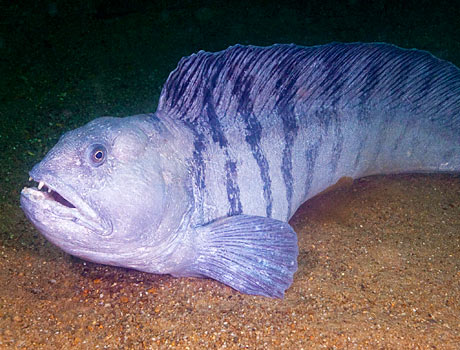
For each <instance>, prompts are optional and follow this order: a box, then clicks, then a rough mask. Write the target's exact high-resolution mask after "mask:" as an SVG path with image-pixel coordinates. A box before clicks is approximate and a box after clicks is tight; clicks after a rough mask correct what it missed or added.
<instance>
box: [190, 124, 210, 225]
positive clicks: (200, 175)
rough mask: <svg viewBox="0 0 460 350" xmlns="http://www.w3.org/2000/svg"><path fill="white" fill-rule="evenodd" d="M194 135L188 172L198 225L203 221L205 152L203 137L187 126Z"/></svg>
mask: <svg viewBox="0 0 460 350" xmlns="http://www.w3.org/2000/svg"><path fill="white" fill-rule="evenodd" d="M189 127H190V129H191V130H192V131H193V133H194V137H195V141H194V142H193V147H194V150H193V153H192V159H191V160H190V171H191V174H192V186H193V194H194V199H195V203H194V205H195V210H196V212H197V213H198V218H199V223H203V221H204V210H203V202H204V196H205V193H204V191H205V188H206V182H205V181H206V178H205V173H206V165H205V163H204V159H203V153H204V152H205V150H206V144H205V137H204V135H203V134H201V133H199V132H197V131H196V130H195V128H194V127H193V126H192V125H189Z"/></svg>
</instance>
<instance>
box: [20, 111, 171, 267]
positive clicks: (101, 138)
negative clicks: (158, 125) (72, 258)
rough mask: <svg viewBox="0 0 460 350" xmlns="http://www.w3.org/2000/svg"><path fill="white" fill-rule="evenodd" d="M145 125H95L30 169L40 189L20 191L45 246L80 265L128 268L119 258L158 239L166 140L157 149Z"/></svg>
mask: <svg viewBox="0 0 460 350" xmlns="http://www.w3.org/2000/svg"><path fill="white" fill-rule="evenodd" d="M146 124H147V121H146V119H145V118H141V117H137V116H134V117H127V118H112V117H102V118H98V119H95V120H93V121H91V122H90V123H88V124H86V125H85V126H83V127H80V128H78V129H75V130H73V131H69V132H67V133H65V134H64V135H63V136H62V137H61V138H60V140H59V141H58V143H57V144H56V145H55V146H54V147H53V148H52V149H51V150H50V151H49V153H48V154H47V155H46V156H45V158H44V159H43V160H42V161H41V162H40V163H38V164H37V165H35V166H34V167H33V169H32V170H31V171H30V177H31V178H32V179H33V180H34V181H36V182H38V186H37V187H31V188H24V189H23V190H22V192H21V207H22V209H23V210H24V212H25V214H26V216H27V217H28V218H29V219H30V220H31V221H32V223H33V224H34V225H35V226H36V227H37V228H38V230H39V231H40V232H41V233H42V234H43V235H44V236H45V237H46V238H47V239H48V240H50V241H51V242H53V243H54V244H55V245H57V246H59V247H60V248H62V249H63V250H64V251H66V252H68V253H70V254H72V255H76V256H79V257H81V258H83V259H87V260H91V261H95V262H101V263H107V264H111V265H123V264H122V263H121V262H120V259H121V257H123V256H127V255H129V254H134V252H135V250H136V249H134V248H137V247H140V246H142V245H145V244H146V241H151V240H152V239H153V240H154V239H155V237H153V238H152V235H151V234H150V233H152V232H153V233H154V232H157V231H158V227H159V226H160V224H161V222H162V220H163V217H164V212H165V209H166V207H167V205H166V203H165V191H166V187H165V181H164V171H163V169H161V166H162V165H161V164H162V160H161V158H162V157H163V156H162V154H161V152H158V148H159V147H160V144H161V142H162V141H161V140H159V137H158V135H159V134H161V133H159V132H154V133H153V134H155V135H157V136H156V139H155V140H153V141H152V133H151V132H150V134H149V132H148V131H146V130H148V128H147V127H146ZM147 231H148V232H147ZM130 251H132V252H133V253H129V252H130Z"/></svg>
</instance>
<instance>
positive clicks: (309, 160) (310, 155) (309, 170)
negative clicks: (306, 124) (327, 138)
mask: <svg viewBox="0 0 460 350" xmlns="http://www.w3.org/2000/svg"><path fill="white" fill-rule="evenodd" d="M319 144H321V139H320V140H319V141H318V142H317V143H316V144H314V145H312V146H311V147H310V148H309V149H307V150H306V151H305V163H306V167H305V174H306V178H305V192H304V197H303V198H304V199H305V198H307V196H308V194H309V193H310V190H311V185H312V183H313V175H314V173H315V166H316V159H317V158H318V154H319V150H318V145H319Z"/></svg>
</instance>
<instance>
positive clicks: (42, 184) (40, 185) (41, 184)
mask: <svg viewBox="0 0 460 350" xmlns="http://www.w3.org/2000/svg"><path fill="white" fill-rule="evenodd" d="M44 185H45V183H44V182H43V181H40V182H39V183H38V189H39V190H41V189H42V187H43V186H44Z"/></svg>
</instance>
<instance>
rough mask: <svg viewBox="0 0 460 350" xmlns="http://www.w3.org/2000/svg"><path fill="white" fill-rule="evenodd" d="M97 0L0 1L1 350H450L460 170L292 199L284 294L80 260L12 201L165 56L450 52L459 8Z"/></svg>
mask: <svg viewBox="0 0 460 350" xmlns="http://www.w3.org/2000/svg"><path fill="white" fill-rule="evenodd" d="M70 3H71V4H70ZM112 3H113V4H114V5H112V6H108V5H107V4H108V2H104V1H92V2H87V1H85V2H84V1H74V2H69V3H66V2H64V1H61V2H59V1H56V2H51V1H50V2H46V1H24V2H22V3H21V5H18V4H11V5H4V4H1V5H0V19H1V21H0V74H1V77H2V79H1V80H0V165H1V166H0V178H1V179H2V180H1V182H0V349H168V348H171V349H225V348H228V349H239V348H242V349H460V178H459V176H454V175H392V176H377V177H371V178H366V179H361V180H357V181H355V182H354V183H353V184H350V183H344V184H343V185H342V186H339V187H338V188H336V189H335V190H332V191H329V192H327V193H325V194H322V195H320V196H318V197H315V198H313V199H312V200H310V201H308V202H307V203H306V204H304V206H303V207H302V208H301V209H300V210H299V211H298V212H297V214H296V215H295V217H294V218H293V219H292V220H291V224H292V225H293V227H294V229H295V230H296V232H298V237H299V247H300V255H299V270H298V272H297V273H296V274H295V279H294V283H293V285H292V286H291V288H289V289H288V290H287V292H286V295H285V298H284V299H283V300H278V299H275V300H274V299H269V298H263V297H255V296H247V295H242V294H240V293H238V292H236V291H234V290H232V289H231V288H228V287H226V286H224V285H222V284H219V283H217V282H214V281H212V280H203V279H193V278H182V279H175V278H172V277H169V276H157V275H150V274H146V273H140V272H136V271H132V270H126V269H122V268H116V267H108V266H102V265H97V264H92V263H86V262H84V261H82V260H79V259H77V258H74V257H71V256H69V255H67V254H65V253H64V252H62V251H61V250H59V249H58V248H56V247H54V246H53V245H52V244H50V243H49V242H47V241H46V240H45V239H44V238H43V237H41V236H40V234H39V233H38V232H37V231H36V230H35V228H34V227H33V226H32V225H31V224H30V223H29V222H28V221H27V220H26V218H25V217H24V215H23V213H22V211H21V210H20V208H19V192H20V190H21V188H22V187H23V186H25V185H27V177H28V175H27V171H28V170H30V168H31V166H32V165H33V164H34V163H36V162H38V161H39V160H40V159H41V158H42V157H43V155H44V154H45V153H46V152H47V151H48V150H49V149H50V147H52V145H53V144H54V143H55V142H56V140H57V138H58V137H59V135H60V134H62V133H63V132H64V131H66V130H70V129H72V128H74V127H76V126H79V125H82V124H84V123H85V122H87V121H89V120H91V119H93V118H94V117H96V116H100V115H108V114H110V115H116V116H123V115H130V114H135V113H142V112H150V111H153V110H154V109H155V106H156V102H157V99H158V94H159V90H160V88H161V85H162V84H163V82H164V80H165V79H166V77H167V75H168V73H169V71H171V70H172V69H173V68H174V67H175V65H176V63H177V61H178V60H179V58H180V57H181V56H184V55H188V54H191V53H193V52H196V51H198V50H199V49H206V50H219V49H224V48H226V47H227V46H229V45H231V44H234V43H237V42H240V43H243V44H248V43H251V44H257V45H268V44H271V43H274V42H296V43H299V44H303V45H314V44H320V43H326V42H330V41H387V42H392V43H395V44H398V45H400V46H403V47H418V48H421V49H427V50H430V51H431V52H433V53H434V54H436V55H438V56H439V57H442V58H444V59H448V60H451V61H453V62H455V63H456V64H457V65H459V63H460V42H459V40H458V38H459V37H460V35H459V34H460V24H459V23H458V18H460V10H459V7H458V6H452V4H453V3H450V5H442V4H440V3H439V2H434V1H433V2H431V1H418V2H415V1H407V2H404V4H403V5H401V4H398V2H384V1H373V2H363V1H359V0H355V1H341V2H337V3H334V2H324V1H323V2H319V1H318V2H316V1H311V2H308V4H307V5H305V4H304V5H299V4H295V3H292V2H290V3H288V4H286V5H284V4H280V3H267V2H264V3H262V2H261V3H259V2H255V3H254V4H251V5H249V4H248V3H247V2H241V3H237V2H225V3H214V2H205V1H198V2H179V1H169V2H158V3H155V4H153V3H147V2H143V1H133V2H131V5H123V3H124V2H121V1H119V2H116V1H115V2H112ZM368 4H369V5H368Z"/></svg>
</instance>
